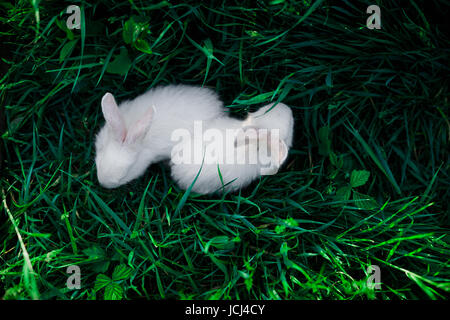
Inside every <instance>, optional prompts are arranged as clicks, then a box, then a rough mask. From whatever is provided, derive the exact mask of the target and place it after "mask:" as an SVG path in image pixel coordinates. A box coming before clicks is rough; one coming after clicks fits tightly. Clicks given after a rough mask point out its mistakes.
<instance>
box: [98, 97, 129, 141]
mask: <svg viewBox="0 0 450 320" xmlns="http://www.w3.org/2000/svg"><path fill="white" fill-rule="evenodd" d="M102 112H103V117H105V120H106V123H107V124H108V125H109V126H110V127H111V129H112V131H113V132H114V137H115V138H116V139H117V140H118V141H120V142H123V141H125V138H126V136H127V128H126V126H125V121H124V120H123V117H122V115H121V113H120V110H119V107H118V106H117V103H116V100H115V99H114V96H113V95H112V94H111V93H109V92H108V93H106V94H105V95H104V96H103V98H102Z"/></svg>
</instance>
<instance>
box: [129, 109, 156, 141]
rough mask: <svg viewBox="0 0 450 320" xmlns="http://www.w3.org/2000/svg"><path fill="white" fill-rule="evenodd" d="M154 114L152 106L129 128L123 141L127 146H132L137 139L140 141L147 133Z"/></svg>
mask: <svg viewBox="0 0 450 320" xmlns="http://www.w3.org/2000/svg"><path fill="white" fill-rule="evenodd" d="M154 112H155V108H154V106H152V107H151V108H149V109H148V110H147V111H145V113H144V114H143V116H142V117H141V118H140V119H139V120H138V121H137V122H136V123H135V124H134V125H132V126H131V127H130V130H129V131H128V134H127V137H126V139H125V142H126V143H128V144H133V143H134V142H136V141H137V140H139V139H142V138H143V137H144V136H145V134H146V133H147V131H148V130H149V129H150V126H151V124H152V119H153V114H154Z"/></svg>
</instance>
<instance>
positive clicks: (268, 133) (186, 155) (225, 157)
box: [170, 103, 294, 194]
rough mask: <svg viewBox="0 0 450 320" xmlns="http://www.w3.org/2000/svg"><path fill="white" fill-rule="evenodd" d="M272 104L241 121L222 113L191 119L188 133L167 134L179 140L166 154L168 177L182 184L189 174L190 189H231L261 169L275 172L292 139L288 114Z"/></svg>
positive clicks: (262, 172)
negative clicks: (198, 120) (207, 118)
mask: <svg viewBox="0 0 450 320" xmlns="http://www.w3.org/2000/svg"><path fill="white" fill-rule="evenodd" d="M272 106H273V104H270V105H267V106H265V107H263V108H261V109H259V110H258V111H257V112H254V113H250V114H249V115H248V117H247V119H246V120H244V121H241V120H237V119H233V118H230V117H227V116H222V117H221V118H218V119H214V120H210V121H207V122H203V123H196V125H194V132H193V135H191V134H190V133H189V132H186V134H182V133H181V132H180V134H177V133H176V132H175V133H174V135H173V136H172V138H174V139H175V140H177V139H178V140H179V141H180V140H181V141H180V142H179V143H178V144H177V145H176V146H175V148H174V150H173V152H172V156H171V161H170V167H171V171H172V173H171V175H172V179H173V180H175V181H176V183H177V184H178V186H179V187H180V188H182V189H188V188H189V187H190V186H191V185H192V183H193V182H194V180H195V183H194V184H193V186H192V189H191V190H192V191H193V192H196V193H200V194H208V193H214V192H217V191H220V190H222V188H223V190H226V191H231V192H232V191H236V190H239V189H241V188H244V187H245V186H247V185H249V184H250V183H251V182H252V181H253V180H255V179H256V178H258V177H259V176H261V175H267V174H275V173H276V172H277V171H278V169H279V167H280V166H281V165H282V164H283V162H284V161H285V160H286V157H287V154H288V149H289V147H290V146H291V144H292V135H293V127H294V119H293V116H292V111H291V109H290V108H289V107H288V106H286V105H285V104H283V103H278V104H277V105H276V106H275V107H274V108H272ZM271 108H272V109H271ZM270 109H271V110H270ZM269 110H270V111H269ZM202 130H203V132H204V133H202V132H201V131H202ZM269 154H270V155H269Z"/></svg>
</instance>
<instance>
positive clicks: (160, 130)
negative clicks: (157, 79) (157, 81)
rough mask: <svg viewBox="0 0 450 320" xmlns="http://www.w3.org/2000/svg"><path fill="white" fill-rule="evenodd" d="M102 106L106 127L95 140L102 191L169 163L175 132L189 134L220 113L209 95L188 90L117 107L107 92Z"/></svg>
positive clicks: (153, 93)
mask: <svg viewBox="0 0 450 320" xmlns="http://www.w3.org/2000/svg"><path fill="white" fill-rule="evenodd" d="M101 106H102V112H103V116H104V118H105V120H106V123H105V125H104V126H103V127H102V128H101V129H100V131H99V132H98V134H97V136H96V141H95V149H96V156H95V164H96V167H97V177H98V181H99V182H100V184H101V185H102V186H103V187H105V188H115V187H118V186H120V185H122V184H125V183H127V182H129V181H131V180H133V179H135V178H137V177H139V176H140V175H142V174H143V173H144V172H145V170H146V169H147V167H148V166H149V165H150V164H152V163H154V162H157V161H160V160H164V159H168V158H169V157H170V154H171V150H172V148H173V146H174V141H171V139H170V137H171V133H172V131H173V130H174V129H180V128H184V129H186V130H192V126H193V124H194V121H196V120H203V121H204V120H209V119H214V118H217V117H219V116H222V115H223V114H224V108H223V103H222V102H221V101H220V100H219V98H218V96H217V94H216V93H215V92H214V91H213V90H210V89H207V88H203V87H195V86H189V85H169V86H165V87H157V88H154V89H151V90H149V91H147V92H146V93H144V94H142V95H140V96H138V97H137V98H135V99H133V100H130V101H124V102H122V103H121V104H120V106H117V103H116V101H115V100H114V97H113V95H112V94H111V93H106V94H105V95H104V96H103V98H102V101H101Z"/></svg>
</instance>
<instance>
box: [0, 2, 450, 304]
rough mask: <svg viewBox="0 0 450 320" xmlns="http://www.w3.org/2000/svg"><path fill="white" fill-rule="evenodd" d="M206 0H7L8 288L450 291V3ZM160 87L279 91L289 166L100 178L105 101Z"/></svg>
mask: <svg viewBox="0 0 450 320" xmlns="http://www.w3.org/2000/svg"><path fill="white" fill-rule="evenodd" d="M198 3H199V2H198ZM198 3H195V2H193V1H190V2H185V3H179V4H176V3H175V2H168V1H161V2H158V1H156V2H152V3H150V2H144V1H98V2H86V1H81V2H80V1H70V2H67V4H64V3H62V2H59V1H58V2H56V1H40V2H39V1H31V2H28V1H16V4H15V6H12V5H10V4H8V2H0V10H1V11H2V14H1V18H0V21H1V23H2V31H1V33H0V37H1V39H0V40H1V43H2V45H1V46H2V62H1V76H0V79H1V80H0V105H1V108H2V112H3V113H4V116H5V123H4V126H5V127H4V130H3V131H2V132H1V141H0V142H1V146H2V159H4V163H3V167H2V172H1V178H0V189H1V192H0V193H1V197H2V199H1V200H2V205H1V206H0V208H1V209H0V297H2V298H3V299H38V298H39V299H54V298H56V299H104V298H109V299H112V298H114V299H136V298H147V299H161V298H175V299H445V298H446V296H448V293H449V291H450V275H449V273H450V272H449V258H450V254H449V253H450V245H449V243H450V241H449V240H450V238H449V234H448V231H449V225H450V218H449V205H448V202H449V198H450V197H449V195H450V194H449V186H450V178H449V174H450V167H449V141H450V124H449V81H450V80H449V77H448V74H449V64H448V62H449V61H450V59H449V58H450V50H449V48H450V40H449V38H448V35H447V34H445V33H444V32H443V30H444V28H445V27H446V24H447V23H448V22H446V19H447V18H446V17H447V16H448V4H447V2H446V1H440V0H434V1H431V2H430V1H429V2H427V6H426V8H424V5H422V3H421V2H420V3H419V2H416V3H414V2H410V4H409V5H408V6H407V7H399V6H397V5H396V2H395V1H387V0H386V1H384V0H383V1H381V0H380V1H375V0H374V1H358V2H354V1H351V3H352V4H350V1H342V2H341V1H339V2H331V1H313V0H304V1H297V2H296V1H244V2H242V3H240V4H238V3H235V2H233V1H227V2H226V5H225V2H219V1H213V2H211V3H210V4H207V3H204V4H201V5H200V4H198ZM375 3H377V4H378V5H379V6H380V7H381V12H382V13H381V18H382V29H381V30H369V29H368V28H366V26H365V23H366V19H367V17H368V14H366V12H365V10H366V8H367V6H368V5H370V4H375ZM69 4H77V5H79V6H80V7H81V11H82V14H81V30H76V29H75V30H67V28H65V25H66V22H65V21H66V19H67V18H68V14H65V9H66V7H67V6H68V5H69ZM431 8H434V9H436V10H435V11H433V10H431ZM166 83H190V84H197V85H202V84H204V85H206V86H210V87H212V88H214V89H215V90H216V91H217V92H218V93H219V94H220V96H221V97H222V99H223V100H224V101H225V104H226V106H227V108H229V110H230V111H231V112H233V113H234V114H236V115H241V116H242V115H244V114H245V113H246V112H248V111H254V110H255V109H256V108H257V107H258V106H261V105H263V104H264V103H268V102H270V101H283V102H284V103H286V104H288V105H289V106H290V107H291V108H292V109H293V111H294V115H295V119H296V125H295V142H294V146H293V148H292V149H291V150H290V155H289V158H288V160H287V164H286V165H285V166H284V167H283V169H282V170H281V171H280V172H279V173H278V174H276V175H274V176H265V177H262V178H261V179H260V180H258V181H256V182H255V183H253V184H252V185H251V186H250V187H249V188H247V189H245V190H242V191H241V192H240V193H236V194H219V195H214V196H199V195H196V194H193V193H190V194H187V193H185V192H184V191H182V190H179V189H178V188H177V187H176V186H175V185H174V183H173V182H172V181H171V179H170V172H169V169H168V168H167V167H166V166H165V165H164V164H163V163H160V164H155V165H153V166H151V168H150V169H149V170H148V171H147V173H146V174H145V176H143V177H142V178H140V179H138V180H136V181H134V182H133V183H130V184H129V185H126V186H123V187H121V188H119V189H116V190H112V191H111V190H106V189H103V188H101V187H100V186H99V185H98V182H97V179H96V171H95V163H94V161H93V159H94V148H93V141H94V137H95V134H96V132H97V131H98V130H99V128H100V126H101V125H102V124H103V119H102V116H101V112H100V99H101V97H102V95H103V94H104V93H105V92H107V91H109V92H113V93H114V94H115V95H116V97H117V99H118V100H119V101H121V100H123V99H129V98H132V97H135V96H136V95H138V94H140V93H143V92H144V91H146V90H147V89H149V88H151V87H153V86H155V85H158V84H166ZM0 129H1V128H0ZM71 265H77V266H79V267H80V270H81V289H79V290H74V289H72V290H70V289H68V288H67V287H66V281H67V279H68V277H69V276H70V274H68V273H66V270H67V267H68V266H71ZM370 265H377V266H379V268H380V271H381V282H382V284H381V289H373V288H371V287H369V286H367V284H366V280H367V279H368V277H369V276H370V274H368V273H367V268H368V267H369V266H370Z"/></svg>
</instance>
